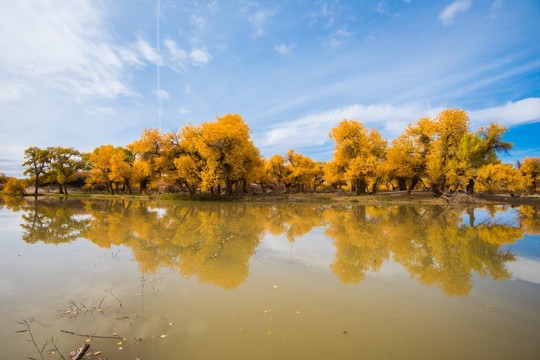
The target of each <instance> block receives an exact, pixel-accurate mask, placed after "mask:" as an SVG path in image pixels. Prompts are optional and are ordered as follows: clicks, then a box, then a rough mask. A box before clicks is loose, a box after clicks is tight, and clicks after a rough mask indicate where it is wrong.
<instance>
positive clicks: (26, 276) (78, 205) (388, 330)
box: [0, 199, 540, 360]
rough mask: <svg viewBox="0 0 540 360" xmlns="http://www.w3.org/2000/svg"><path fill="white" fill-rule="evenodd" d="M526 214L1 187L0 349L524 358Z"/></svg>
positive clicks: (532, 330)
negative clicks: (74, 196)
mask: <svg viewBox="0 0 540 360" xmlns="http://www.w3.org/2000/svg"><path fill="white" fill-rule="evenodd" d="M539 216H540V209H539V208H534V207H525V206H523V207H521V208H509V207H501V206H494V207H486V208H476V209H448V208H441V207H436V206H426V207H414V206H394V207H392V206H391V207H365V206H353V207H343V206H329V205H324V206H323V205H298V204H296V205H287V204H281V205H267V204H264V205H249V204H231V203H152V202H126V201H82V200H70V201H65V200H63V201H60V200H57V199H55V200H51V201H42V200H40V201H39V202H37V203H35V202H28V203H16V202H13V201H11V200H8V202H7V203H5V204H4V206H3V208H2V209H0V233H1V234H2V235H1V238H0V241H1V246H2V251H1V252H0V269H1V271H0V305H1V306H0V322H1V326H0V349H1V350H0V351H1V354H0V358H2V359H21V358H27V357H34V358H38V359H39V358H40V355H39V351H38V350H37V349H36V348H35V347H34V345H33V344H32V342H30V341H28V340H30V337H29V333H28V332H22V333H16V331H19V330H24V329H26V328H25V326H24V325H21V324H19V323H18V322H21V321H31V320H33V321H32V322H31V324H30V329H31V330H32V335H33V336H34V338H35V341H36V343H37V345H38V347H39V348H41V346H42V345H43V344H45V342H46V341H47V340H50V339H51V337H52V338H53V339H54V342H55V344H56V346H57V348H58V350H60V352H61V353H62V354H63V356H64V357H65V358H68V355H69V353H70V352H71V351H72V350H75V349H76V348H78V347H80V346H82V345H83V344H84V343H85V341H86V339H91V342H90V351H91V352H92V353H97V352H100V354H98V355H96V356H93V358H95V359H98V358H107V359H136V358H138V359H140V360H145V359H166V358H178V359H359V358H365V359H433V358H437V359H458V358H463V359H465V358H466V359H476V358H478V359H484V358H486V359H509V358H516V359H518V358H519V359H537V358H539V357H540V337H539V335H538V333H539V332H540V331H539V330H540V249H539V248H538V245H539V243H540V236H539V235H538V234H539V233H540V218H539ZM62 330H64V331H68V332H72V333H76V334H79V335H99V336H112V335H113V334H118V337H120V339H103V338H90V337H88V336H79V335H74V334H70V333H66V332H62ZM124 339H125V340H124ZM53 347H54V346H53V345H52V344H50V343H49V344H47V345H46V346H45V350H44V351H43V357H44V358H46V359H56V358H60V357H59V356H58V353H57V352H55V353H54V354H51V355H49V353H48V351H47V350H49V349H51V348H53Z"/></svg>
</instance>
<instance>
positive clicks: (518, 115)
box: [469, 98, 540, 126]
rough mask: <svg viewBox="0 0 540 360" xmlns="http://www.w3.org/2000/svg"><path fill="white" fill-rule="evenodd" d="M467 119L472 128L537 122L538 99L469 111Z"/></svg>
mask: <svg viewBox="0 0 540 360" xmlns="http://www.w3.org/2000/svg"><path fill="white" fill-rule="evenodd" d="M469 117H470V118H471V122H472V123H473V126H482V125H487V124H489V123H490V122H497V123H499V124H501V125H505V126H515V125H520V124H526V123H532V122H537V121H540V98H527V99H523V100H519V101H516V102H508V103H506V104H504V105H501V106H495V107H490V108H486V109H481V110H475V111H470V112H469Z"/></svg>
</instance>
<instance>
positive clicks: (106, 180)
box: [88, 145, 134, 194]
mask: <svg viewBox="0 0 540 360" xmlns="http://www.w3.org/2000/svg"><path fill="white" fill-rule="evenodd" d="M89 163H90V165H91V169H90V174H89V175H90V176H89V179H88V181H89V182H90V183H94V184H95V183H103V184H105V186H106V188H107V191H108V192H110V193H111V194H114V191H115V190H116V193H118V186H119V184H120V183H122V184H123V185H125V186H126V187H127V188H128V190H129V192H130V193H131V181H132V178H133V176H134V175H133V164H134V155H133V153H132V152H131V151H129V150H128V149H124V148H122V147H116V148H115V147H114V146H112V145H102V146H100V147H98V148H96V149H94V151H93V152H92V153H91V154H90V155H89Z"/></svg>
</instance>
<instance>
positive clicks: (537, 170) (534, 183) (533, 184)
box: [519, 157, 540, 194]
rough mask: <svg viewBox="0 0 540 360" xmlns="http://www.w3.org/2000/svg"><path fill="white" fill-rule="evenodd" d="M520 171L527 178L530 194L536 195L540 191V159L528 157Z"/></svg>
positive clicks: (526, 184)
mask: <svg viewBox="0 0 540 360" xmlns="http://www.w3.org/2000/svg"><path fill="white" fill-rule="evenodd" d="M519 170H520V171H521V173H522V174H523V176H524V178H525V179H524V181H525V186H526V188H527V192H528V193H530V194H536V191H537V189H538V182H539V181H538V180H539V178H540V158H537V157H527V158H525V159H523V162H522V163H521V164H520V167H519Z"/></svg>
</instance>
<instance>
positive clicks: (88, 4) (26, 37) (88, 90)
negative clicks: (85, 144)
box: [0, 0, 132, 98]
mask: <svg viewBox="0 0 540 360" xmlns="http://www.w3.org/2000/svg"><path fill="white" fill-rule="evenodd" d="M94 4H95V3H94V2H92V1H89V0H81V1H78V2H65V1H54V0H51V1H36V2H28V1H2V2H0V33H2V36H1V37H0V49H2V51H1V52H0V67H1V68H2V70H0V72H1V73H4V74H5V73H7V74H9V75H10V76H17V77H19V79H21V78H24V79H25V80H28V81H26V85H27V86H28V87H29V89H30V90H31V89H32V88H33V86H34V85H37V86H43V84H46V86H48V87H53V88H57V89H61V90H64V91H67V92H69V93H71V94H73V95H75V96H80V95H85V96H99V97H106V98H113V97H116V96H118V95H132V92H131V91H130V90H129V88H128V86H127V85H126V84H124V80H123V79H124V62H123V60H124V57H123V56H122V55H121V54H120V49H119V47H117V46H116V45H115V44H113V43H112V42H111V41H110V36H109V34H108V33H107V32H106V30H107V26H106V23H105V21H104V16H103V14H102V13H101V12H100V11H99V10H98V9H96V8H95V7H94ZM2 75H3V74H2ZM4 76H5V75H4ZM11 96H14V95H11Z"/></svg>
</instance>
